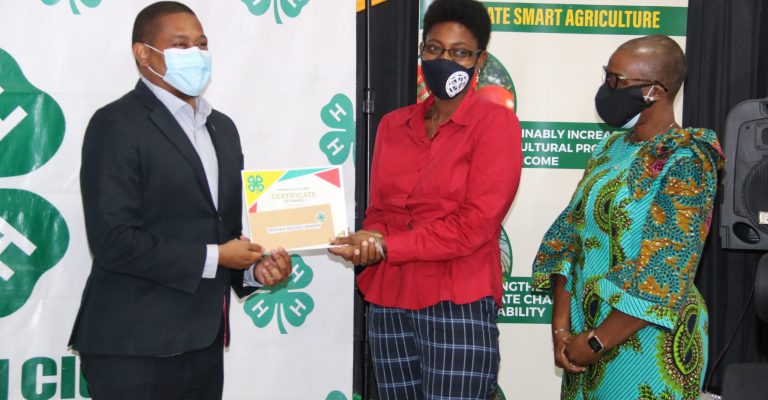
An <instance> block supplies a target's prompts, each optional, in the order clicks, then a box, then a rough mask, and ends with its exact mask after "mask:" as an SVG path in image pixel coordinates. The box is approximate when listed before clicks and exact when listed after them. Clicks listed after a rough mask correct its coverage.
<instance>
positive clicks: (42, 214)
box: [0, 49, 69, 318]
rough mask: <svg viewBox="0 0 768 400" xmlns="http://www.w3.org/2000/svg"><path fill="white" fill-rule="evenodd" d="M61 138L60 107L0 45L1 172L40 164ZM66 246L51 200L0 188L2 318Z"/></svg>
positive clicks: (23, 300)
mask: <svg viewBox="0 0 768 400" xmlns="http://www.w3.org/2000/svg"><path fill="white" fill-rule="evenodd" d="M63 139H64V114H63V113H62V111H61V107H59V105H58V104H57V103H56V101H54V100H53V98H51V96H49V95H48V94H46V93H44V92H43V91H41V90H39V89H37V88H36V87H34V86H33V85H32V84H30V83H29V82H28V81H27V79H26V78H25V77H24V74H23V73H22V72H21V68H20V67H19V65H18V64H17V63H16V60H14V59H13V57H11V55H10V54H8V53H7V52H6V51H4V50H3V49H0V159H1V160H3V162H2V163H0V178H3V177H9V176H18V175H24V174H27V173H30V172H32V171H34V170H36V169H38V168H40V167H41V166H42V165H43V164H45V163H46V162H48V160H50V159H51V158H52V157H53V156H54V154H56V151H57V150H58V149H59V147H60V146H61V142H62V140H63ZM68 246H69V230H68V229H67V224H66V222H65V221H64V218H63V217H62V216H61V213H59V211H58V210H57V209H56V208H55V207H54V206H53V205H51V203H49V202H48V201H46V200H45V199H43V198H42V197H40V196H38V195H36V194H34V193H31V192H28V191H26V190H21V189H0V318H2V317H5V316H7V315H10V314H12V313H14V312H16V310H18V309H19V308H21V306H23V305H24V303H26V302H27V300H28V299H29V296H30V295H31V294H32V289H34V287H35V285H36V284H37V281H38V279H40V277H41V276H42V275H43V273H45V272H46V271H48V270H49V269H51V268H53V266H54V265H56V264H57V263H58V262H59V261H60V260H61V259H62V257H64V253H65V252H66V250H67V247H68Z"/></svg>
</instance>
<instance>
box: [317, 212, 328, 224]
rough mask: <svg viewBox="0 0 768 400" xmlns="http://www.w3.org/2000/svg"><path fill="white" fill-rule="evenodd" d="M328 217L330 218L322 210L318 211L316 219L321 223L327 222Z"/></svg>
mask: <svg viewBox="0 0 768 400" xmlns="http://www.w3.org/2000/svg"><path fill="white" fill-rule="evenodd" d="M327 219H328V216H327V215H325V213H324V212H322V211H320V212H318V213H317V215H315V221H317V222H319V223H321V224H322V223H323V222H325V221H326V220H327Z"/></svg>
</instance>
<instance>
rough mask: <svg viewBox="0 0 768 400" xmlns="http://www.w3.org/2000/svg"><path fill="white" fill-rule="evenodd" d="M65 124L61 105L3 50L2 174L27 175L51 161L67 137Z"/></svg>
mask: <svg viewBox="0 0 768 400" xmlns="http://www.w3.org/2000/svg"><path fill="white" fill-rule="evenodd" d="M64 126H65V123H64V113H63V112H62V111H61V107H59V105H58V104H57V103H56V101H55V100H53V98H52V97H51V96H49V95H48V94H47V93H45V92H43V91H42V90H40V89H38V88H36V87H35V86H33V85H32V84H31V83H29V81H27V78H26V77H25V76H24V73H23V72H22V71H21V68H20V67H19V64H18V63H17V62H16V60H14V59H13V57H11V55H10V54H8V52H6V51H4V50H3V49H0V160H3V162H2V163H0V177H8V176H18V175H23V174H26V173H29V172H31V171H34V170H36V169H38V168H40V167H41V166H42V165H43V164H45V163H46V162H48V160H50V159H51V157H53V155H54V154H56V151H57V150H58V149H59V147H60V146H61V142H62V140H64Z"/></svg>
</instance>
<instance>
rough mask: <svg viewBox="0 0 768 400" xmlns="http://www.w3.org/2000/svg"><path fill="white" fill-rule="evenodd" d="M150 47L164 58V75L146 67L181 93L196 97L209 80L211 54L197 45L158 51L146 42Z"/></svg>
mask: <svg viewBox="0 0 768 400" xmlns="http://www.w3.org/2000/svg"><path fill="white" fill-rule="evenodd" d="M144 44H145V45H146V46H147V47H149V48H150V49H152V50H154V51H156V52H158V53H160V54H162V55H163V57H164V58H165V68H166V69H165V76H162V75H160V74H158V73H157V71H155V70H153V69H152V67H148V68H149V70H150V71H152V73H153V74H155V75H157V76H159V77H160V78H163V80H164V81H165V82H166V83H168V84H169V85H171V86H173V87H174V88H176V89H178V90H179V91H180V92H181V93H184V94H186V95H187V96H192V97H197V96H199V95H200V94H201V93H203V91H204V90H205V88H206V87H207V86H208V82H210V81H211V54H210V53H209V52H208V51H207V50H200V48H199V47H189V48H186V49H177V48H169V49H165V51H160V50H158V49H156V48H154V47H152V46H150V45H148V44H146V43H144Z"/></svg>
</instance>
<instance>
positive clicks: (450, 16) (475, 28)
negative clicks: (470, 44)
mask: <svg viewBox="0 0 768 400" xmlns="http://www.w3.org/2000/svg"><path fill="white" fill-rule="evenodd" d="M442 22H458V23H460V24H462V25H464V27H465V28H467V29H468V30H469V31H470V32H471V33H472V35H473V36H474V37H475V39H477V45H478V47H479V49H480V50H485V49H486V48H487V47H488V41H489V40H490V39H491V17H490V16H489V15H488V11H487V10H486V9H485V6H483V4H482V3H480V2H478V1H475V0H435V1H433V2H432V4H431V5H430V6H429V8H427V12H426V13H425V14H424V33H423V36H422V40H426V39H427V34H428V33H429V31H430V30H432V27H434V26H435V25H437V24H439V23H442Z"/></svg>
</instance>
